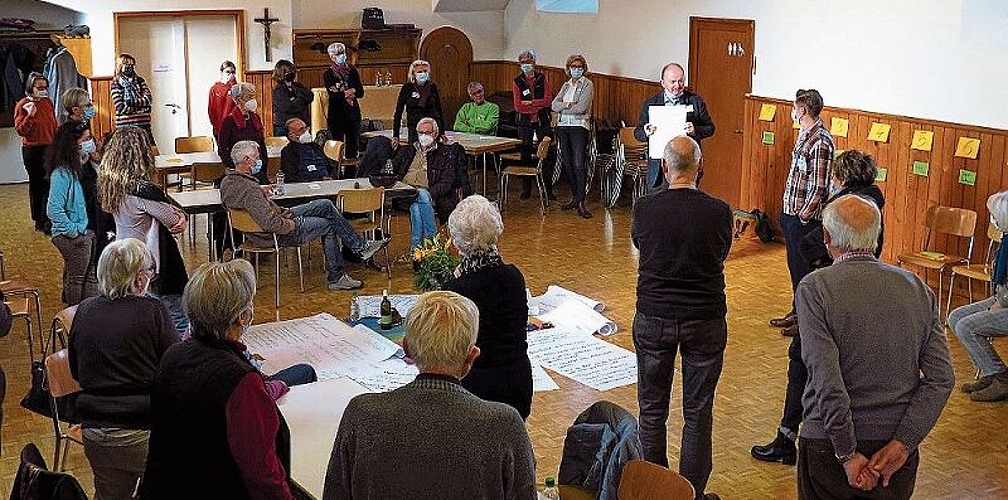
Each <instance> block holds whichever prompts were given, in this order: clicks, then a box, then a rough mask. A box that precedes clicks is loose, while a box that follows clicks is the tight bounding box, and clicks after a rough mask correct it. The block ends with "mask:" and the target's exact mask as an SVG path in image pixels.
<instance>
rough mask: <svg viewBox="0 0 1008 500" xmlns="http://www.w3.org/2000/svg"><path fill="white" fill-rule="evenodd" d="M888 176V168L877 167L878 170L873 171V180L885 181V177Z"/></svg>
mask: <svg viewBox="0 0 1008 500" xmlns="http://www.w3.org/2000/svg"><path fill="white" fill-rule="evenodd" d="M888 176H889V170H888V169H884V168H882V167H879V168H878V171H877V172H875V182H885V180H886V177H888Z"/></svg>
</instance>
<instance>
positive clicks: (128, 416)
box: [68, 238, 178, 499]
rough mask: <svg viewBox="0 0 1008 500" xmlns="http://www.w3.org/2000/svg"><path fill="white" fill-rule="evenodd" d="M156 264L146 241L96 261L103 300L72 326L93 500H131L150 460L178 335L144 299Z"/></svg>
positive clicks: (158, 306) (120, 246)
mask: <svg viewBox="0 0 1008 500" xmlns="http://www.w3.org/2000/svg"><path fill="white" fill-rule="evenodd" d="M154 276H155V273H154V259H153V257H152V256H151V255H150V252H148V251H147V247H145V246H144V244H143V242H141V241H139V240H136V239H133V238H127V239H124V240H119V241H114V242H112V243H109V245H108V246H107V247H105V250H104V251H103V252H102V254H101V257H100V258H99V259H98V285H99V289H100V291H101V295H99V296H96V297H91V298H89V299H87V300H85V301H84V302H81V303H80V306H78V308H77V314H76V315H75V316H74V322H73V326H71V328H70V346H69V349H68V351H69V352H68V354H69V360H70V372H71V373H72V374H73V376H74V378H75V379H76V380H77V381H79V382H80V385H81V389H82V393H81V395H80V397H79V398H78V400H77V410H78V412H79V414H80V417H81V419H82V427H83V432H82V435H83V437H84V454H85V455H86V456H87V458H88V462H90V463H91V469H92V470H93V471H94V486H95V496H96V497H97V498H101V499H113V498H130V497H131V496H132V494H133V489H134V488H135V487H136V482H137V479H138V478H139V477H140V475H141V474H143V470H144V462H145V461H146V460H147V442H148V439H149V438H150V426H151V420H152V418H153V417H152V415H151V401H150V399H151V390H152V389H153V387H154V378H155V375H156V373H157V367H158V362H160V360H161V356H162V355H163V354H164V353H165V351H167V350H168V348H169V347H170V346H171V345H172V344H174V343H175V342H176V341H177V340H178V337H177V335H176V333H175V328H174V327H173V326H172V321H171V317H169V315H168V310H167V309H166V308H165V306H164V305H163V304H162V303H161V301H159V300H158V299H156V298H154V297H150V296H148V295H147V294H146V292H147V289H148V288H149V287H150V284H151V280H153V279H154Z"/></svg>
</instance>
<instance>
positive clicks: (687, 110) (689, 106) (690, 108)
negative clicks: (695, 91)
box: [686, 104, 693, 113]
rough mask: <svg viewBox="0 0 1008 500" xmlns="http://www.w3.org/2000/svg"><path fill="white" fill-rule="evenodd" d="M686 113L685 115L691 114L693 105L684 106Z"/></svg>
mask: <svg viewBox="0 0 1008 500" xmlns="http://www.w3.org/2000/svg"><path fill="white" fill-rule="evenodd" d="M686 112H687V113H692V112H693V105H692V104H687V105H686Z"/></svg>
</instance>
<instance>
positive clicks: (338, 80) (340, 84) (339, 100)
mask: <svg viewBox="0 0 1008 500" xmlns="http://www.w3.org/2000/svg"><path fill="white" fill-rule="evenodd" d="M322 82H323V83H324V84H325V87H326V92H328V93H329V109H328V111H327V112H326V123H327V125H328V127H329V130H330V131H334V130H335V131H340V132H344V131H345V129H346V124H348V123H352V122H359V121H361V111H360V99H361V98H363V97H364V84H363V83H362V82H361V79H360V73H358V72H357V68H355V67H353V66H350V72H349V73H348V74H347V77H346V79H344V78H342V77H340V75H337V74H336V73H335V72H333V70H332V68H329V69H327V70H325V73H323V74H322ZM330 87H337V88H340V89H349V88H352V89H354V90H355V92H354V95H355V96H356V97H357V101H355V102H354V105H353V106H351V105H349V104H348V103H347V102H346V98H345V97H344V96H343V91H342V90H340V91H339V92H333V91H331V90H329V88H330ZM305 123H309V122H305Z"/></svg>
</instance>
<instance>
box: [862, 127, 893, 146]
mask: <svg viewBox="0 0 1008 500" xmlns="http://www.w3.org/2000/svg"><path fill="white" fill-rule="evenodd" d="M890 130H892V125H889V124H888V123H878V122H874V123H872V124H871V129H869V130H868V140H869V141H875V142H889V131H890Z"/></svg>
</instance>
